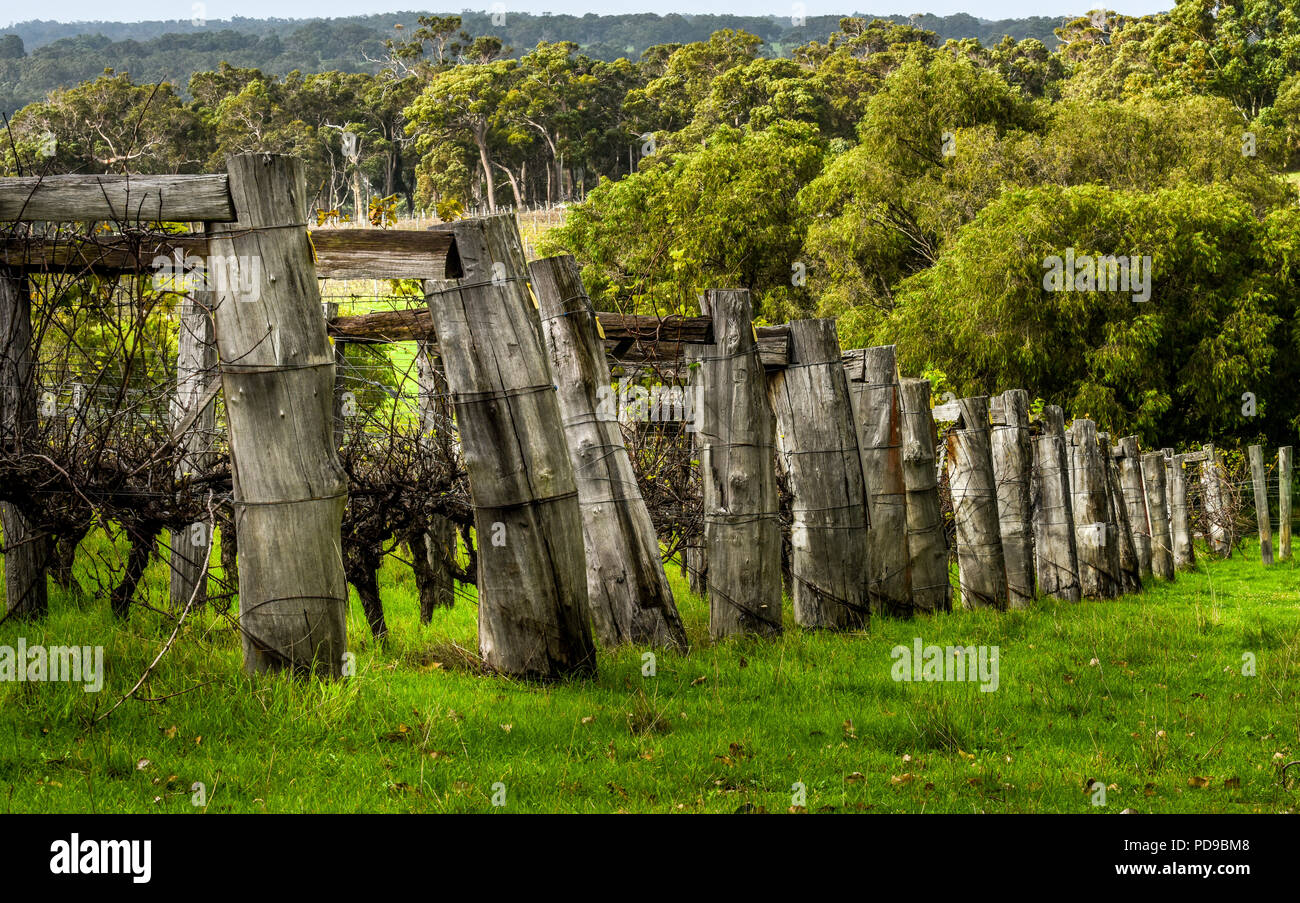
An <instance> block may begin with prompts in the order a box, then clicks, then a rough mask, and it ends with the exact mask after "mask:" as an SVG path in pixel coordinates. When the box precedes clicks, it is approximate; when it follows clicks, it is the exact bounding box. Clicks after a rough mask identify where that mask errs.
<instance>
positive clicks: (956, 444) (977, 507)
mask: <svg viewBox="0 0 1300 903" xmlns="http://www.w3.org/2000/svg"><path fill="white" fill-rule="evenodd" d="M957 405H958V408H959V409H960V411H961V417H960V421H959V423H958V424H957V426H956V427H954V428H953V429H951V430H949V431H948V473H949V478H948V485H949V486H950V488H951V491H952V510H953V518H954V520H955V521H956V526H957V573H958V575H959V579H958V582H959V584H960V586H961V594H962V601H963V602H964V603H965V605H966V607H967V608H985V607H992V608H998V609H1005V608H1006V607H1007V570H1006V564H1005V559H1004V558H1003V555H1002V531H1001V526H1000V524H999V522H998V494H997V488H996V487H995V485H994V480H993V451H992V442H991V439H990V436H989V400H988V398H987V397H986V396H983V395H981V396H977V397H974V398H963V399H961V400H959V401H958V402H957Z"/></svg>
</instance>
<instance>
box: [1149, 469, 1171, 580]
mask: <svg viewBox="0 0 1300 903" xmlns="http://www.w3.org/2000/svg"><path fill="white" fill-rule="evenodd" d="M1142 483H1143V485H1144V486H1145V488H1146V497H1147V514H1148V522H1149V523H1150V525H1151V572H1152V573H1153V574H1155V575H1156V576H1157V577H1159V578H1161V579H1162V580H1173V579H1174V541H1173V538H1172V537H1171V536H1170V535H1169V514H1168V512H1166V510H1165V504H1166V503H1165V499H1166V497H1167V496H1166V494H1165V456H1164V454H1163V453H1162V452H1151V453H1150V454H1145V455H1143V456H1142Z"/></svg>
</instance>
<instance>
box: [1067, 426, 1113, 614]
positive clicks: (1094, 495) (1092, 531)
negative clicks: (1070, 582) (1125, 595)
mask: <svg viewBox="0 0 1300 903" xmlns="http://www.w3.org/2000/svg"><path fill="white" fill-rule="evenodd" d="M1070 485H1071V489H1072V493H1071V499H1070V503H1071V508H1072V510H1073V512H1074V538H1075V544H1076V546H1077V547H1078V553H1079V584H1080V586H1081V588H1082V591H1083V595H1084V597H1085V598H1088V599H1109V598H1112V597H1113V596H1116V595H1118V593H1119V549H1118V546H1117V544H1116V542H1115V538H1116V537H1115V527H1114V525H1113V524H1109V523H1107V521H1108V518H1109V509H1110V482H1109V479H1108V478H1107V476H1106V465H1105V462H1104V461H1103V460H1102V457H1101V446H1100V445H1099V444H1098V441H1097V425H1096V424H1095V423H1093V422H1092V421H1091V420H1086V419H1079V420H1075V421H1074V423H1072V424H1071V425H1070Z"/></svg>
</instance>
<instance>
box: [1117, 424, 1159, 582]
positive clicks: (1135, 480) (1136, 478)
mask: <svg viewBox="0 0 1300 903" xmlns="http://www.w3.org/2000/svg"><path fill="white" fill-rule="evenodd" d="M1116 465H1117V467H1118V470H1119V487H1120V498H1121V500H1122V502H1123V505H1124V509H1125V511H1126V512H1127V513H1128V527H1129V535H1130V536H1132V537H1133V552H1134V554H1135V555H1136V556H1137V568H1138V581H1139V583H1140V582H1142V581H1145V580H1148V579H1150V577H1151V521H1150V519H1149V518H1148V516H1147V496H1146V490H1145V489H1144V488H1143V486H1142V457H1141V452H1139V450H1138V438H1137V436H1125V437H1124V438H1123V439H1121V440H1120V444H1119V458H1118V460H1117V461H1116Z"/></svg>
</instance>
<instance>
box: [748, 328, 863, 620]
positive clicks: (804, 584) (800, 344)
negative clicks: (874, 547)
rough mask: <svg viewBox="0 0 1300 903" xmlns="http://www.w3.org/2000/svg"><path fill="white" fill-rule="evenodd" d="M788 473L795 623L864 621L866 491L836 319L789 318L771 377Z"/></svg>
mask: <svg viewBox="0 0 1300 903" xmlns="http://www.w3.org/2000/svg"><path fill="white" fill-rule="evenodd" d="M768 393H769V395H770V396H771V399H772V407H773V409H774V410H775V412H776V423H777V432H778V435H779V445H780V448H781V454H782V457H783V458H784V460H785V462H786V467H787V469H788V472H789V476H790V492H791V496H792V498H791V511H792V514H793V521H794V523H793V526H792V527H791V531H790V535H791V543H792V545H793V549H794V551H793V556H792V559H793V560H792V562H791V571H792V574H793V583H794V589H793V592H792V593H791V596H792V597H793V600H794V616H795V621H796V622H798V623H799V624H800V625H801V626H803V627H825V628H829V629H832V630H840V629H846V628H853V627H861V626H862V625H864V624H865V623H866V621H867V615H868V612H869V610H870V598H869V595H868V592H867V582H868V577H867V575H868V573H869V570H868V567H867V564H868V559H867V555H868V552H867V544H866V536H867V497H866V488H865V486H864V483H863V479H862V460H861V456H860V454H859V452H858V439H857V430H856V428H855V425H854V421H853V407H852V404H851V402H850V401H849V382H848V378H847V377H846V376H845V373H844V364H843V362H842V361H841V357H840V343H839V339H838V338H837V337H836V333H835V321H834V320H795V321H794V322H792V323H791V324H790V360H789V364H788V365H787V366H786V367H785V368H784V369H782V370H777V371H775V372H773V373H772V375H771V376H770V377H769V379H768Z"/></svg>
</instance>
